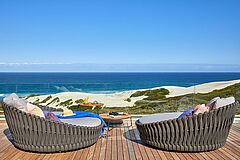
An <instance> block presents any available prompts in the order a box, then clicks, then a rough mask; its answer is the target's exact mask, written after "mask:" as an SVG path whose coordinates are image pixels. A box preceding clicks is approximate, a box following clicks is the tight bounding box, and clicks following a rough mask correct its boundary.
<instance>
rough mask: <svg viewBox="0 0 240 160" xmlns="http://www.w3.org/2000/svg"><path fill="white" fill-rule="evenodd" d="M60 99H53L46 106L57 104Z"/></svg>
mask: <svg viewBox="0 0 240 160" xmlns="http://www.w3.org/2000/svg"><path fill="white" fill-rule="evenodd" d="M59 102H60V99H59V98H58V97H55V98H53V99H52V100H51V101H50V102H49V103H48V104H47V105H50V104H54V103H59Z"/></svg>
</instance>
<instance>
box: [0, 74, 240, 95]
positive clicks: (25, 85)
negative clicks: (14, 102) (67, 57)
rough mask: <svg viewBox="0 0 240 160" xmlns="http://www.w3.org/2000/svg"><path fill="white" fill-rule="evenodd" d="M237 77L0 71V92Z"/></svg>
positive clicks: (95, 89)
mask: <svg viewBox="0 0 240 160" xmlns="http://www.w3.org/2000/svg"><path fill="white" fill-rule="evenodd" d="M236 79H240V72H239V73H109V72H105V73H6V72H2V73H0V96H4V95H6V94H10V93H13V92H14V93H18V94H19V95H29V94H53V93H58V92H87V93H114V92H119V91H127V90H135V89H147V88H152V87H159V86H183V87H188V86H193V85H197V84H201V83H206V82H214V81H228V80H236Z"/></svg>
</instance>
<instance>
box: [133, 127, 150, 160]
mask: <svg viewBox="0 0 240 160" xmlns="http://www.w3.org/2000/svg"><path fill="white" fill-rule="evenodd" d="M134 136H135V138H136V139H135V140H136V141H138V142H139V143H138V148H139V151H140V154H141V157H142V159H144V160H145V159H148V156H147V153H146V149H145V146H144V145H142V143H141V139H140V136H139V133H138V131H137V130H136V129H134Z"/></svg>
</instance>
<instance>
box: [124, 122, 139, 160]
mask: <svg viewBox="0 0 240 160" xmlns="http://www.w3.org/2000/svg"><path fill="white" fill-rule="evenodd" d="M124 129H125V130H124V131H125V136H126V140H127V145H128V152H129V157H130V159H131V160H136V156H135V151H134V148H133V144H132V141H131V140H130V139H131V136H130V133H129V125H128V124H127V125H126V127H124Z"/></svg>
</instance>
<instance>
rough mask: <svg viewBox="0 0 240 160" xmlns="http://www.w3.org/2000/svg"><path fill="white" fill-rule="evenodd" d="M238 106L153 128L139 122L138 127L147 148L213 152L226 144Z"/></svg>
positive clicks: (233, 105) (172, 121)
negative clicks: (149, 146) (148, 146)
mask: <svg viewBox="0 0 240 160" xmlns="http://www.w3.org/2000/svg"><path fill="white" fill-rule="evenodd" d="M237 105H238V102H236V103H233V104H230V105H228V106H224V107H221V108H219V109H215V110H211V111H210V112H206V113H204V114H199V115H197V116H192V117H185V118H181V119H172V120H167V121H162V122H155V123H149V124H142V123H140V122H139V121H136V125H137V129H138V131H139V133H140V138H141V140H142V141H143V142H144V143H145V144H148V145H151V146H154V147H157V148H160V149H164V150H172V151H184V152H200V151H210V150H215V149H217V148H220V147H222V146H224V144H225V143H226V140H227V137H228V134H229V131H230V128H231V125H232V123H233V120H234V116H235V112H236V107H237Z"/></svg>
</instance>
